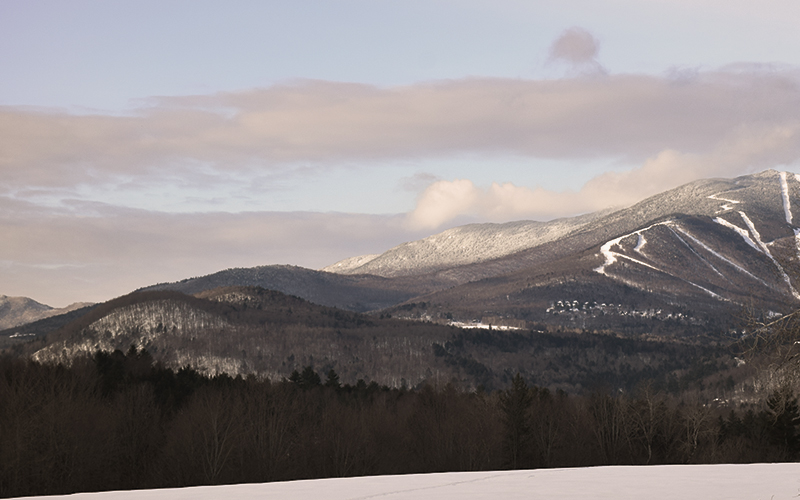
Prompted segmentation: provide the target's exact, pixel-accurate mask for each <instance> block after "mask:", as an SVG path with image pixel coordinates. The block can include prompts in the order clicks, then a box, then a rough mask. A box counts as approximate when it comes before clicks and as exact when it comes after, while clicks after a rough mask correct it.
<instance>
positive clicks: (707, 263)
mask: <svg viewBox="0 0 800 500" xmlns="http://www.w3.org/2000/svg"><path fill="white" fill-rule="evenodd" d="M667 227H668V228H669V230H670V231H672V234H674V235H675V237H676V238H678V239H679V240H680V242H681V243H683V244H684V245H686V248H688V249H689V251H690V252H692V253H693V254H694V255H695V256H696V257H697V258H698V259H700V260H702V261H703V262H705V263H706V265H707V266H708V267H710V268H711V269H712V270H713V271H714V272H715V273H717V275H719V277H720V278H722V279H725V280H727V279H728V278H726V277H725V276H724V275H723V274H722V273H721V272H719V270H717V268H716V267H714V265H713V264H711V262H709V261H708V260H706V258H705V257H703V256H702V255H700V254H699V253H697V250H695V249H694V248H692V246H691V245H689V244H688V243H686V240H684V239H683V238H681V235H679V234H678V232H677V231H675V228H673V227H672V226H667ZM679 230H680V229H679ZM681 232H683V231H681ZM692 284H694V283H692Z"/></svg>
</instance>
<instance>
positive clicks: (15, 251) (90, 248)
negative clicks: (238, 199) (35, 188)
mask: <svg viewBox="0 0 800 500" xmlns="http://www.w3.org/2000/svg"><path fill="white" fill-rule="evenodd" d="M84 212H86V210H84ZM402 222H403V219H402V217H401V216H382V215H359V214H338V213H326V214H321V213H309V212H251V213H238V214H230V213H199V214H166V213H159V212H149V211H144V210H127V209H120V208H116V207H110V206H105V207H100V206H98V207H96V212H95V214H94V215H91V216H86V215H84V216H80V217H76V216H74V214H71V213H69V212H55V213H54V212H52V211H48V210H45V209H43V208H42V207H37V206H31V205H29V204H26V203H24V202H19V201H15V200H10V199H8V198H4V197H0V234H2V235H3V245H0V282H2V287H3V290H2V293H3V294H6V295H12V296H17V295H20V296H29V297H34V298H35V299H36V300H39V301H42V302H44V303H47V304H50V305H55V306H63V305H67V304H68V303H70V302H74V301H102V300H108V299H109V298H111V297H115V296H119V295H122V294H125V293H128V292H130V291H132V290H134V289H136V288H139V287H142V286H146V285H150V284H154V283H159V282H164V281H173V280H180V279H184V278H188V277H192V276H200V275H204V274H208V273H213V272H216V271H219V270H221V269H226V268H231V267H252V266H259V265H265V264H291V265H300V266H304V267H308V268H312V269H318V268H322V267H324V266H327V265H330V264H333V263H334V262H336V261H338V260H341V259H344V258H347V257H352V256H354V255H359V254H363V253H380V252H382V251H384V250H386V249H388V248H390V247H392V246H394V245H397V244H400V243H402V242H404V241H408V240H413V239H418V238H421V237H424V236H427V234H425V233H420V232H415V231H411V230H408V229H406V228H404V227H403V225H402Z"/></svg>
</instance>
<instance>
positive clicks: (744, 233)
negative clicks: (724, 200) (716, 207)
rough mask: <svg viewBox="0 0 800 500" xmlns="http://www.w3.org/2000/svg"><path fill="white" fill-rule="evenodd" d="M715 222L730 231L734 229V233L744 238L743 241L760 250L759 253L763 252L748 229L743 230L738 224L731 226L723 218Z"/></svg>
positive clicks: (718, 218) (716, 219)
mask: <svg viewBox="0 0 800 500" xmlns="http://www.w3.org/2000/svg"><path fill="white" fill-rule="evenodd" d="M714 222H716V223H717V224H721V225H723V226H725V227H727V228H728V229H733V230H734V231H736V232H737V233H739V236H741V237H742V239H743V240H744V241H745V243H747V244H748V245H750V246H751V247H753V248H755V249H756V250H758V251H759V252H761V248H759V247H758V245H756V242H755V241H753V239H752V238H751V237H750V233H748V232H747V230H746V229H742V228H740V227H739V226H737V225H736V224H731V223H730V222H728V221H726V220H725V219H723V218H721V217H717V218H715V219H714Z"/></svg>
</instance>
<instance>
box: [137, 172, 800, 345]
mask: <svg viewBox="0 0 800 500" xmlns="http://www.w3.org/2000/svg"><path fill="white" fill-rule="evenodd" d="M798 207H800V177H799V176H797V175H795V174H793V173H788V172H777V171H774V170H768V171H765V172H761V173H758V174H753V175H747V176H742V177H739V178H736V179H705V180H699V181H695V182H692V183H689V184H686V185H684V186H681V187H678V188H676V189H672V190H669V191H666V192H664V193H661V194H658V195H656V196H653V197H650V198H648V199H646V200H644V201H642V202H640V203H637V204H636V205H634V206H631V207H628V208H624V209H620V210H615V211H606V212H598V213H593V214H588V215H583V216H579V217H573V218H566V219H559V220H555V221H551V222H533V221H517V222H509V223H506V224H471V225H467V226H462V227H457V228H453V229H450V230H447V231H444V232H442V233H440V234H436V235H433V236H430V237H428V238H424V239H422V240H419V241H412V242H408V243H404V244H402V245H399V246H397V247H395V248H392V249H389V250H388V251H386V252H384V253H383V254H380V255H369V256H359V257H353V258H350V259H346V260H344V261H341V262H338V263H336V264H334V265H332V266H329V267H327V268H325V269H324V270H322V271H313V270H309V269H303V268H299V267H293V266H262V267H257V268H251V269H230V270H226V271H221V272H219V273H215V274H212V275H209V276H204V277H199V278H191V279H187V280H183V281H181V282H176V283H165V284H160V285H154V286H152V287H148V288H146V290H178V291H182V292H184V293H198V292H201V291H203V290H210V289H213V288H216V287H220V286H261V287H264V288H267V289H273V290H279V291H282V292H284V293H288V294H292V295H297V296H299V297H302V298H304V299H307V300H309V301H311V302H315V303H318V304H323V305H328V306H335V307H340V308H345V309H350V310H354V311H361V312H368V311H382V312H386V313H390V314H394V315H399V316H402V317H412V318H424V319H431V320H434V321H437V320H438V321H442V322H445V321H446V320H447V321H449V320H459V321H462V322H463V321H473V320H475V321H477V320H480V319H481V318H492V321H494V322H495V324H498V322H500V321H504V322H506V323H507V324H509V325H511V324H515V325H518V324H519V321H522V322H525V321H528V322H537V323H540V322H544V323H555V324H559V325H570V326H572V327H577V328H598V329H605V328H616V327H619V326H620V325H621V324H622V323H625V324H628V323H630V321H629V320H630V319H631V318H632V317H635V318H638V319H637V320H636V321H638V322H639V323H640V326H639V327H637V328H639V330H636V331H642V332H645V331H648V332H649V331H653V329H655V330H658V328H655V326H653V325H654V324H656V323H657V324H658V325H661V326H664V325H671V326H669V328H671V329H672V330H680V331H682V332H685V331H686V328H690V327H691V328H716V329H722V328H723V327H724V325H723V322H724V321H723V319H725V318H730V317H731V313H732V312H733V311H738V310H741V309H742V308H756V309H760V310H772V311H781V310H788V309H789V308H792V307H796V306H797V305H798V303H800V281H799V280H798V278H797V277H798V276H800V236H799V235H800V215H796V213H798V214H800V212H798V211H799V210H800V208H798ZM567 303H568V304H569V307H567V306H566V305H565V304H567ZM559 304H560V305H559ZM576 304H577V305H579V306H580V307H577V308H576ZM612 306H613V307H612ZM640 320H641V321H640ZM515 321H516V322H515ZM653 322H656V323H653ZM642 325H643V326H642ZM664 327H665V326H664ZM659 328H660V327H659ZM691 328H690V329H691Z"/></svg>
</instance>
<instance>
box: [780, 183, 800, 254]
mask: <svg viewBox="0 0 800 500" xmlns="http://www.w3.org/2000/svg"><path fill="white" fill-rule="evenodd" d="M786 176H787V173H786V172H781V197H783V211H784V214H785V215H786V222H787V223H788V224H789V225H793V224H794V222H793V220H794V217H792V206H791V204H790V203H791V202H790V201H789V182H788V181H787V179H786ZM794 178H795V180H796V181H798V182H800V175H798V174H794ZM792 231H793V232H794V246H795V248H796V251H797V260H800V229H795V228H792Z"/></svg>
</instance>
